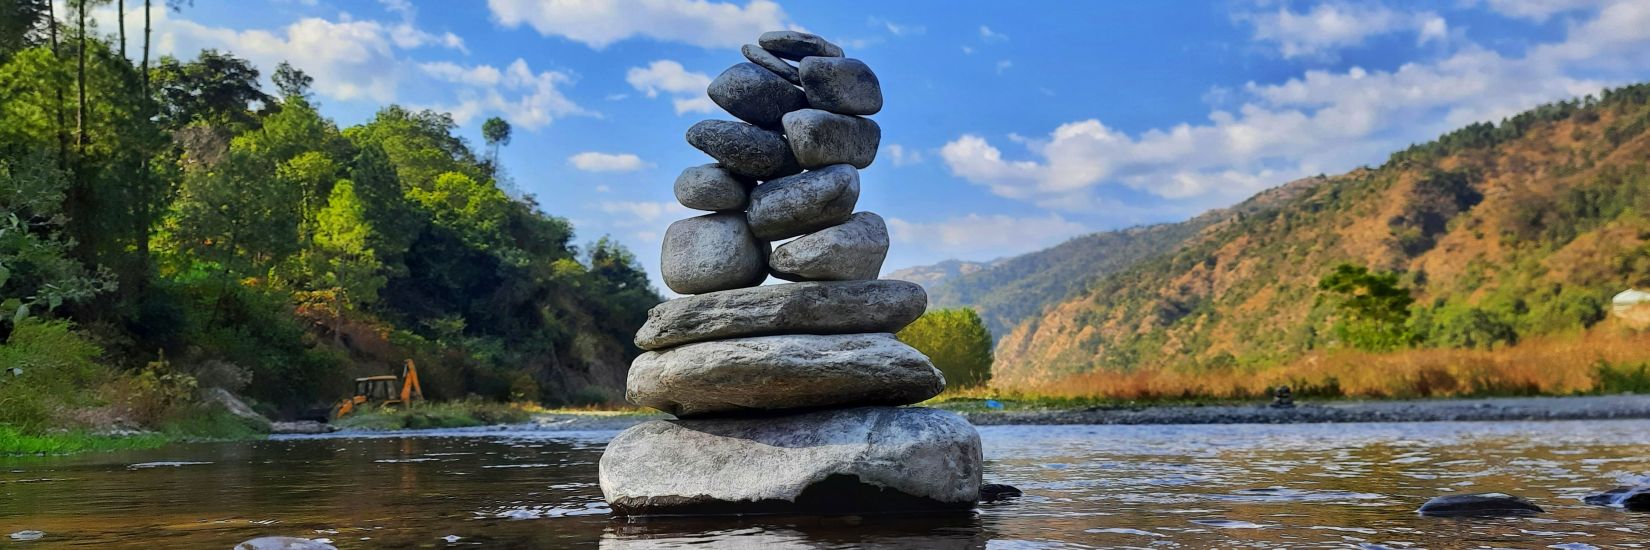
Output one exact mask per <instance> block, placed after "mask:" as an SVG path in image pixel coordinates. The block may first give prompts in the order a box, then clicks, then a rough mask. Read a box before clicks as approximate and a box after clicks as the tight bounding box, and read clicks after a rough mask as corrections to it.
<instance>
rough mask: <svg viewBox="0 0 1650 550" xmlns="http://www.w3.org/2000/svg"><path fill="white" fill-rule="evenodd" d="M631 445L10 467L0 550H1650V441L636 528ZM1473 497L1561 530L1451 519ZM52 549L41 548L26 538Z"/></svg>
mask: <svg viewBox="0 0 1650 550" xmlns="http://www.w3.org/2000/svg"><path fill="white" fill-rule="evenodd" d="M615 433H616V432H555V431H539V430H534V429H532V428H531V427H525V426H524V427H505V428H490V429H485V430H452V431H432V432H417V433H390V434H379V435H374V436H371V437H362V436H322V437H287V438H276V439H271V440H268V441H257V442H242V443H204V444H184V445H174V446H169V447H165V448H162V449H155V450H147V451H131V452H115V453H93V454H83V455H75V456H67V457H22V458H0V547H16V548H39V549H46V548H82V547H89V548H127V547H141V548H230V547H232V546H234V545H235V544H236V543H237V542H240V541H244V540H248V539H252V538H255V537H260V536H292V537H304V538H310V539H324V540H326V541H329V542H330V543H331V544H333V545H335V546H337V547H338V548H344V549H349V548H461V547H463V548H591V547H599V548H989V549H1041V548H1367V549H1377V548H1559V549H1571V550H1580V549H1587V548H1650V514H1647V513H1635V512H1628V511H1623V510H1618V509H1612V508H1603V507H1596V506H1588V505H1585V504H1583V503H1582V502H1581V500H1580V499H1581V497H1582V496H1585V495H1587V494H1589V493H1592V492H1597V491H1601V490H1604V489H1608V488H1610V487H1612V486H1615V485H1618V484H1623V483H1646V482H1647V481H1650V421H1644V420H1616V421H1585V422H1583V421H1576V422H1528V423H1518V422H1500V423H1488V422H1485V423H1417V424H1316V425H1208V426H988V427H982V428H981V429H980V435H981V437H982V439H983V441H984V443H985V455H986V481H988V482H997V483H1008V484H1011V485H1014V486H1017V487H1019V488H1021V489H1022V490H1024V492H1025V496H1024V497H1022V498H1019V499H1015V500H1012V501H1009V502H1004V503H992V504H984V505H982V506H981V507H980V508H979V509H978V510H977V511H975V512H974V513H972V514H966V515H959V516H952V517H893V518H878V517H863V518H862V517H835V518H783V517H767V518H761V517H758V518H706V519H691V520H688V519H671V520H647V521H640V520H624V519H617V518H613V517H611V516H610V515H609V514H608V510H607V508H606V506H605V505H604V504H603V502H602V499H601V491H600V489H599V488H598V487H597V485H596V462H597V460H598V458H599V457H600V455H601V450H602V446H603V445H604V443H605V442H606V441H607V440H608V439H610V438H611V437H612V436H613V435H614V434H615ZM1464 492H1506V493H1512V494H1516V495H1520V496H1524V497H1527V498H1529V499H1531V500H1533V501H1535V502H1537V503H1538V504H1540V505H1541V506H1543V507H1545V508H1546V509H1547V513H1546V514H1541V515H1536V516H1530V517H1519V518H1496V519H1486V518H1474V519H1446V518H1430V517H1422V516H1419V515H1417V514H1415V512H1414V510H1415V509H1416V507H1417V506H1419V505H1420V504H1421V503H1422V502H1424V501H1425V500H1426V499H1427V498H1429V497H1432V496H1436V495H1442V494H1449V493H1464ZM23 531H40V532H41V533H43V534H42V535H41V536H40V537H39V538H38V539H37V540H31V541H18V540H11V539H9V538H7V534H8V533H16V532H23Z"/></svg>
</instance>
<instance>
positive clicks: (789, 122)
mask: <svg viewBox="0 0 1650 550" xmlns="http://www.w3.org/2000/svg"><path fill="white" fill-rule="evenodd" d="M783 122H784V127H785V138H786V139H787V140H789V141H790V142H791V152H793V153H795V154H796V161H797V163H799V164H801V165H802V167H803V168H807V169H814V168H819V167H822V166H830V165H832V164H847V165H851V166H853V167H854V168H860V169H863V168H865V167H867V166H870V165H871V161H874V160H876V159H877V146H879V145H880V144H881V143H882V127H880V126H877V123H876V121H874V120H871V119H868V118H863V117H857V116H850V115H839V114H836V113H832V112H829V111H821V110H819V109H802V110H800V111H792V112H790V113H786V114H785V117H784V119H783Z"/></svg>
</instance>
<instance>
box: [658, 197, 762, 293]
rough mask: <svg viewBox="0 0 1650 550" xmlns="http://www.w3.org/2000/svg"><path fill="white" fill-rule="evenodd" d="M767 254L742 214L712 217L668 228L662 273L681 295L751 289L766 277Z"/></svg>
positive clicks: (662, 260)
mask: <svg viewBox="0 0 1650 550" xmlns="http://www.w3.org/2000/svg"><path fill="white" fill-rule="evenodd" d="M767 256H768V245H767V244H764V243H761V242H759V241H757V240H756V236H755V235H754V234H752V233H751V228H750V225H749V224H747V223H746V222H745V215H744V214H741V213H737V212H728V213H720V214H708V215H704V216H699V217H696V218H688V219H685V220H677V221H676V223H672V224H670V227H669V228H666V229H665V242H664V246H663V247H662V249H661V251H660V264H661V265H660V267H659V275H660V276H661V277H662V278H664V280H665V286H668V287H670V289H671V290H673V291H675V292H677V293H679V294H704V293H706V292H716V291H718V290H731V289H735V288H745V287H751V286H756V285H759V284H762V280H763V279H766V278H767Z"/></svg>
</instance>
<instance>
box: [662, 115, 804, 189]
mask: <svg viewBox="0 0 1650 550" xmlns="http://www.w3.org/2000/svg"><path fill="white" fill-rule="evenodd" d="M687 142H688V144H689V145H692V146H694V147H695V148H697V149H699V150H700V151H704V152H705V154H707V155H710V157H711V158H714V159H716V162H717V163H718V164H721V165H722V168H724V169H726V170H727V171H729V172H733V173H734V174H736V175H739V176H742V177H747V178H752V179H757V180H762V181H767V180H771V179H774V178H782V177H785V176H789V175H792V174H796V173H798V172H801V171H802V167H801V166H799V165H797V163H796V155H795V154H793V153H792V152H791V145H790V144H789V143H786V142H785V136H784V135H781V134H780V133H779V132H774V131H770V130H763V129H761V128H757V127H756V126H752V125H750V124H746V123H743V122H735V121H731V120H701V121H699V123H698V124H694V125H693V127H692V128H688V131H687Z"/></svg>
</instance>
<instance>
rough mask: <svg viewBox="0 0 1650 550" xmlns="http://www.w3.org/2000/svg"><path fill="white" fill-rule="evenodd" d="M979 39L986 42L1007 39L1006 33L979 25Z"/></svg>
mask: <svg viewBox="0 0 1650 550" xmlns="http://www.w3.org/2000/svg"><path fill="white" fill-rule="evenodd" d="M980 39H981V40H984V41H986V42H993V41H1004V40H1008V35H1006V34H1003V33H1000V32H997V31H994V30H991V27H987V26H985V25H980Z"/></svg>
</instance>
